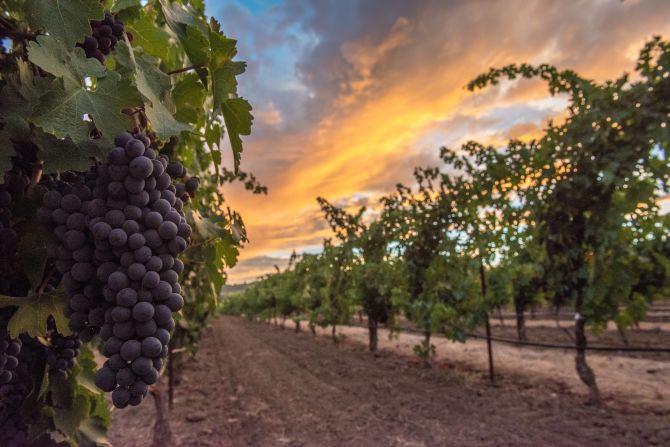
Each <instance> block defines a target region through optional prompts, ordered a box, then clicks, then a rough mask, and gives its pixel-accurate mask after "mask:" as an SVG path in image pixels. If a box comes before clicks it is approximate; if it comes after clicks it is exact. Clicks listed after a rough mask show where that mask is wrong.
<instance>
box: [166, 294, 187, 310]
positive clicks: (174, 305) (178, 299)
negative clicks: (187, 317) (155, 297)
mask: <svg viewBox="0 0 670 447" xmlns="http://www.w3.org/2000/svg"><path fill="white" fill-rule="evenodd" d="M165 305H166V306H167V307H169V308H170V310H171V311H172V312H179V311H180V310H181V308H182V307H184V298H182V296H181V295H180V294H178V293H172V294H170V295H169V296H168V298H167V300H166V301H165Z"/></svg>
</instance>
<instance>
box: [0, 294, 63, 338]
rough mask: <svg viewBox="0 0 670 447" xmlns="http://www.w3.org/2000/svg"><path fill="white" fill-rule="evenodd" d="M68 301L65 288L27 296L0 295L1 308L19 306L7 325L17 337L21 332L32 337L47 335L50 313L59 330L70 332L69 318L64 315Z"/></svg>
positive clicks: (10, 331)
mask: <svg viewBox="0 0 670 447" xmlns="http://www.w3.org/2000/svg"><path fill="white" fill-rule="evenodd" d="M67 301H68V300H67V294H66V293H65V290H63V289H56V290H55V291H53V292H51V293H43V294H42V295H30V296H28V297H26V298H16V297H11V296H4V295H0V308H2V307H8V306H17V307H18V309H17V310H16V312H14V315H12V318H11V320H9V324H8V325H7V331H8V332H9V335H10V337H12V338H16V337H17V336H18V335H19V334H21V333H26V334H28V335H29V336H31V337H38V336H40V335H46V334H47V332H48V330H47V320H48V319H49V316H50V315H51V316H53V318H54V320H55V322H56V328H57V329H58V332H60V333H61V334H69V333H70V330H69V328H68V324H67V319H66V318H65V316H64V315H63V308H64V307H65V305H66V304H67Z"/></svg>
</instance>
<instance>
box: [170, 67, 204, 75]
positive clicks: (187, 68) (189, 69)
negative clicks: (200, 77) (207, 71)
mask: <svg viewBox="0 0 670 447" xmlns="http://www.w3.org/2000/svg"><path fill="white" fill-rule="evenodd" d="M204 66H205V64H196V65H191V66H190V67H184V68H178V69H177V70H172V71H168V72H167V74H169V75H173V74H177V73H183V72H185V71H191V70H195V69H196V68H203V67H204Z"/></svg>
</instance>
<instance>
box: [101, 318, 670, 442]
mask: <svg viewBox="0 0 670 447" xmlns="http://www.w3.org/2000/svg"><path fill="white" fill-rule="evenodd" d="M343 331H344V332H345V335H346V337H345V342H343V343H340V344H339V345H335V344H333V343H332V342H331V341H330V340H329V339H328V338H326V337H313V336H311V335H309V334H306V333H301V334H295V333H294V332H293V331H292V330H289V329H285V330H281V329H278V328H275V327H272V326H269V325H265V324H261V323H250V322H247V321H244V320H241V319H238V318H233V317H224V318H219V319H216V320H213V321H212V324H211V327H210V328H209V329H208V330H207V331H206V332H205V333H204V334H203V338H202V342H201V347H200V351H199V352H198V354H197V355H196V357H195V358H194V359H193V360H191V361H189V362H188V364H187V368H186V370H185V371H184V373H183V376H182V378H181V383H180V384H179V386H178V387H177V388H176V394H175V397H176V399H175V407H174V410H173V412H172V415H171V422H172V430H173V432H174V434H175V438H176V441H177V444H178V445H180V446H228V445H230V446H338V447H339V446H386V445H389V446H646V445H670V409H669V408H668V400H669V398H668V395H667V393H668V390H669V389H670V386H669V383H670V378H669V376H670V363H668V362H664V361H655V360H650V359H636V358H623V359H622V358H612V359H610V358H608V357H607V356H597V357H596V356H592V357H591V362H592V364H593V365H594V367H595V369H596V373H597V374H598V375H599V379H600V384H601V387H602V388H603V391H604V394H605V396H606V397H607V402H608V403H607V404H606V406H605V407H604V408H594V407H590V406H586V405H584V404H583V403H582V402H583V390H582V389H581V387H579V386H578V385H579V384H578V383H576V385H577V386H576V385H575V383H573V382H574V381H576V380H577V379H576V378H575V379H574V380H572V379H570V376H573V377H574V375H575V373H574V371H573V366H572V358H571V355H570V354H569V353H564V352H562V351H552V352H548V351H547V352H545V351H541V350H535V349H532V350H528V349H523V350H522V349H520V348H514V347H505V346H503V345H497V346H496V347H495V350H496V361H497V366H498V369H499V371H500V373H501V374H500V379H499V381H498V386H496V387H493V386H490V385H488V384H487V382H486V380H485V379H484V374H483V373H482V372H483V365H484V364H485V363H484V362H485V357H484V352H485V351H484V350H483V344H482V343H480V342H477V341H474V342H468V343H467V344H466V345H455V344H452V343H449V342H446V341H444V340H435V341H436V344H438V359H437V362H436V364H435V366H434V367H432V368H429V369H426V368H423V367H421V366H419V365H417V363H416V362H415V360H414V358H413V356H411V355H409V352H411V346H412V344H413V343H414V341H415V340H414V339H413V338H412V337H413V336H411V335H405V334H403V335H401V336H400V338H399V339H397V340H388V338H387V337H385V336H384V334H383V333H382V334H380V336H381V339H380V342H381V343H380V344H381V347H382V352H381V353H380V354H378V355H376V356H375V355H371V354H370V353H369V352H367V351H366V349H365V346H364V345H363V344H362V343H361V341H363V340H365V332H364V331H363V330H361V329H359V328H344V329H343ZM406 354H407V355H406ZM552 358H554V360H551V359H552ZM634 362H650V363H644V364H642V363H640V364H638V363H634ZM645 368H646V369H655V372H646V370H645ZM608 371H609V373H608ZM612 380H613V381H614V382H613V383H614V385H611V384H608V383H609V382H610V381H612ZM626 384H628V385H626ZM619 387H623V388H621V389H619ZM654 392H658V393H660V394H659V395H657V396H654ZM663 393H666V394H663ZM153 419H154V414H153V405H152V403H151V398H148V399H147V402H145V403H144V404H142V405H141V406H140V407H136V408H130V409H126V410H122V411H117V412H115V415H114V425H113V428H112V432H111V439H112V442H113V444H114V445H115V446H117V447H121V446H123V447H132V446H146V445H149V439H150V435H151V434H150V431H151V426H152V424H153Z"/></svg>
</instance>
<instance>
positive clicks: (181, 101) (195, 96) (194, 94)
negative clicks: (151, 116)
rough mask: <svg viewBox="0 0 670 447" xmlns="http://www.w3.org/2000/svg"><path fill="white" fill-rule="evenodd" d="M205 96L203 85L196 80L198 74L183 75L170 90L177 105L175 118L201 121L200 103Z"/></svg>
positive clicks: (185, 120)
mask: <svg viewBox="0 0 670 447" xmlns="http://www.w3.org/2000/svg"><path fill="white" fill-rule="evenodd" d="M205 96H206V92H205V87H204V86H203V85H202V83H201V82H200V81H199V80H198V75H197V74H195V73H187V74H186V75H184V76H183V77H182V79H180V80H179V82H177V84H176V85H175V86H174V89H173V90H172V98H173V99H174V102H175V105H176V107H177V113H176V114H175V118H177V119H178V120H180V121H184V122H191V123H196V122H198V121H201V120H202V119H203V117H204V113H203V107H202V104H203V103H204V102H205ZM219 140H220V138H219ZM218 142H219V141H217V144H218Z"/></svg>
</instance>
